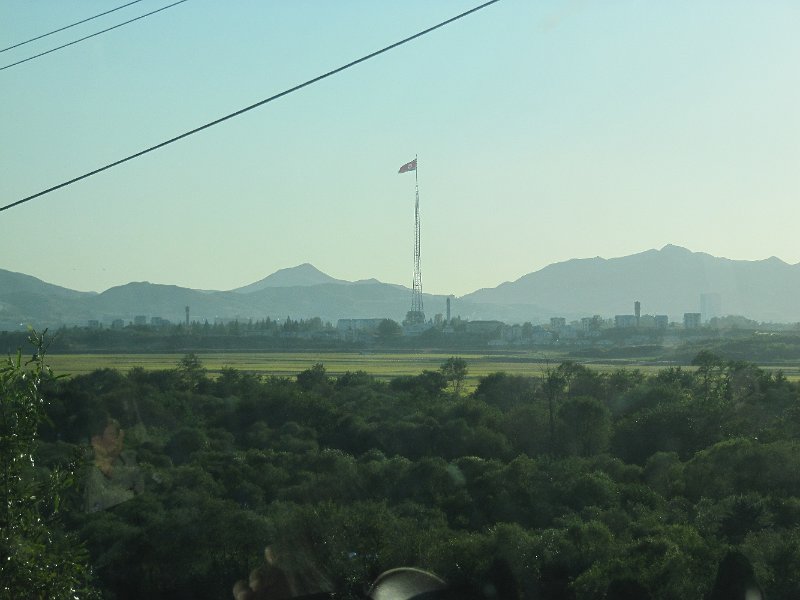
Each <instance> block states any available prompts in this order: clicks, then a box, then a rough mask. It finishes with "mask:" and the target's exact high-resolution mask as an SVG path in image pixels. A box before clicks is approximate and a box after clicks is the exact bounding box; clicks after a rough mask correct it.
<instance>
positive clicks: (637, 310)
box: [633, 300, 642, 327]
mask: <svg viewBox="0 0 800 600" xmlns="http://www.w3.org/2000/svg"><path fill="white" fill-rule="evenodd" d="M633 314H635V315H636V326H637V327H638V326H639V317H641V316H642V303H641V302H639V301H638V300H636V301H635V302H634V303H633Z"/></svg>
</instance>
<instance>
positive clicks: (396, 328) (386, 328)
mask: <svg viewBox="0 0 800 600" xmlns="http://www.w3.org/2000/svg"><path fill="white" fill-rule="evenodd" d="M402 333H403V328H402V327H400V325H399V324H398V323H397V321H394V320H392V319H384V320H383V321H381V322H380V323H378V339H379V340H380V341H381V342H384V343H386V342H392V341H394V340H397V339H399V338H400V336H401V335H402Z"/></svg>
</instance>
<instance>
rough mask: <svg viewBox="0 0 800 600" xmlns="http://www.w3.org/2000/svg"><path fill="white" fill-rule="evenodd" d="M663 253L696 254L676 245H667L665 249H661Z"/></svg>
mask: <svg viewBox="0 0 800 600" xmlns="http://www.w3.org/2000/svg"><path fill="white" fill-rule="evenodd" d="M661 252H674V253H676V254H677V253H681V254H694V253H693V252H692V251H691V250H689V249H688V248H684V247H683V246H676V245H675V244H667V245H666V246H664V247H663V248H661Z"/></svg>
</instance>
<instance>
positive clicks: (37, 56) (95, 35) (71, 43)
mask: <svg viewBox="0 0 800 600" xmlns="http://www.w3.org/2000/svg"><path fill="white" fill-rule="evenodd" d="M188 1H189V0H178V2H173V3H172V4H168V5H167V6H162V7H161V8H159V9H156V10H154V11H151V12H149V13H145V14H143V15H140V16H138V17H135V18H133V19H130V20H129V21H125V22H124V23H119V24H117V25H113V26H112V27H108V28H107V29H103V30H102V31H98V32H96V33H92V34H90V35H87V36H85V37H82V38H79V39H77V40H73V41H71V42H68V43H66V44H62V45H61V46H56V47H55V48H51V49H50V50H45V51H44V52H40V53H39V54H34V55H33V56H29V57H28V58H23V59H22V60H18V61H17V62H13V63H11V64H8V65H6V66H4V67H0V71H4V70H5V69H10V68H11V67H15V66H17V65H21V64H22V63H26V62H28V61H29V60H33V59H34V58H39V57H40V56H44V55H46V54H50V53H51V52H55V51H57V50H62V49H63V48H67V47H68V46H74V45H75V44H77V43H80V42H83V41H85V40H88V39H91V38H93V37H97V36H98V35H101V34H103V33H108V32H109V31H112V30H114V29H119V28H120V27H122V26H124V25H128V24H130V23H133V22H134V21H139V20H141V19H144V18H145V17H149V16H151V15H154V14H156V13H160V12H161V11H162V10H167V9H168V8H172V7H173V6H177V5H178V4H183V3H184V2H188Z"/></svg>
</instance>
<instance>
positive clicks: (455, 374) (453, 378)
mask: <svg viewBox="0 0 800 600" xmlns="http://www.w3.org/2000/svg"><path fill="white" fill-rule="evenodd" d="M439 371H441V373H442V375H444V378H445V379H446V380H447V382H448V383H449V384H450V385H451V386H452V387H453V392H455V395H456V396H459V395H460V394H461V388H462V387H463V386H464V380H465V379H466V378H467V361H465V360H464V359H463V358H460V357H457V356H451V357H450V358H448V359H447V360H446V361H445V362H444V363H442V366H441V367H439Z"/></svg>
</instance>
